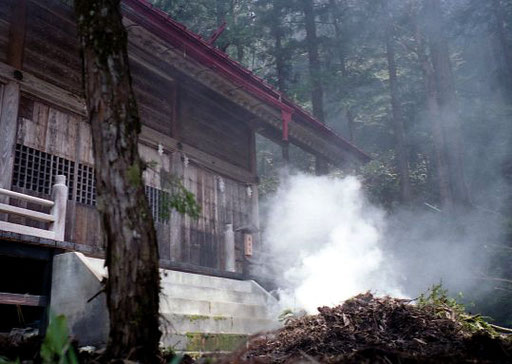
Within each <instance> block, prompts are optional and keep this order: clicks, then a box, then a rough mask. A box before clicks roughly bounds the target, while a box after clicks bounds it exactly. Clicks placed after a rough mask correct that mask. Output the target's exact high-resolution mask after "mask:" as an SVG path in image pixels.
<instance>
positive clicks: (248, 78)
mask: <svg viewBox="0 0 512 364" xmlns="http://www.w3.org/2000/svg"><path fill="white" fill-rule="evenodd" d="M124 3H126V4H129V5H130V7H132V8H133V9H134V10H147V11H149V12H148V13H147V14H146V15H147V16H148V18H150V19H151V20H152V21H154V22H158V21H163V22H165V24H160V27H159V26H157V24H156V23H155V26H156V28H157V29H154V30H161V31H165V30H166V29H165V28H161V25H165V26H166V27H167V30H170V29H175V30H180V31H181V35H182V36H184V37H186V38H187V39H189V40H191V41H193V42H195V43H196V44H189V45H190V47H191V48H190V49H188V51H190V52H192V53H194V54H195V55H196V58H199V61H200V62H201V63H203V64H205V65H206V66H208V67H209V68H212V66H216V69H217V70H218V71H219V72H222V73H224V74H225V75H226V76H228V78H230V79H231V80H232V81H234V82H235V83H237V84H239V85H240V86H246V87H245V89H246V90H247V91H249V92H250V93H252V94H253V95H255V96H256V97H258V98H260V99H263V100H264V101H266V102H267V103H269V104H271V105H273V106H275V107H277V108H279V109H281V110H284V111H287V112H292V113H294V114H296V115H299V116H300V117H301V118H303V119H304V120H306V121H307V122H308V123H309V124H311V126H315V127H316V128H318V129H319V130H322V131H323V132H324V133H325V134H326V135H329V136H331V137H334V138H336V139H338V140H339V141H340V142H342V144H344V147H345V149H350V150H352V151H353V152H355V153H356V154H359V156H360V157H362V158H363V159H366V160H368V159H370V157H369V156H368V155H367V154H366V153H365V152H364V151H362V150H361V149H359V148H358V147H356V146H355V145H353V144H352V143H351V142H349V141H348V140H346V139H345V138H343V137H342V136H340V135H339V134H338V133H336V132H335V131H334V130H332V129H331V128H330V127H328V126H327V125H325V124H324V123H323V122H321V121H319V120H318V119H316V118H315V117H314V116H313V115H311V114H310V113H309V112H308V111H306V110H304V109H303V108H302V107H301V106H299V105H297V104H296V103H295V102H293V101H291V99H289V98H288V97H286V96H285V95H284V94H283V93H282V92H280V91H279V90H277V89H276V88H275V87H274V86H272V85H271V84H270V83H268V82H267V81H266V80H264V79H263V78H261V77H259V76H257V75H255V74H254V73H253V72H251V71H250V70H248V69H247V68H245V67H244V66H243V65H242V64H241V63H240V62H238V61H236V60H234V59H232V58H230V57H229V55H227V54H226V53H225V52H223V51H221V50H220V49H218V48H216V47H214V46H213V45H211V44H209V43H208V42H207V41H206V40H205V39H203V38H202V37H201V36H200V35H198V34H196V33H194V32H192V31H191V30H190V29H188V28H187V27H186V26H185V25H183V24H181V23H179V22H177V21H176V20H174V19H173V18H172V17H171V16H169V14H167V13H166V12H165V11H163V10H161V9H159V8H157V7H156V6H154V5H153V4H151V3H150V2H149V1H147V0H124ZM147 25H150V24H147ZM158 28H160V29H158ZM156 33H157V34H158V32H156ZM158 35H159V36H161V37H163V35H164V34H158ZM167 35H168V36H169V37H167V38H166V37H164V39H166V40H167V41H169V42H171V43H172V42H173V41H174V42H176V41H179V40H178V39H176V37H172V36H170V35H171V34H169V33H167ZM201 48H203V49H204V48H206V49H207V50H208V52H209V54H207V55H205V54H201ZM212 56H213V57H215V58H217V59H214V58H213V57H212ZM219 58H220V59H219ZM219 61H224V63H225V64H224V65H223V64H222V63H219ZM244 81H245V82H244Z"/></svg>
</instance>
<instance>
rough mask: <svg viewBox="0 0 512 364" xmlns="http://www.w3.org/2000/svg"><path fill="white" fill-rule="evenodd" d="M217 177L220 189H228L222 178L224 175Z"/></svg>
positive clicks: (221, 190)
mask: <svg viewBox="0 0 512 364" xmlns="http://www.w3.org/2000/svg"><path fill="white" fill-rule="evenodd" d="M217 178H218V181H219V191H220V192H221V193H224V191H225V190H226V184H225V183H224V180H223V179H222V177H217Z"/></svg>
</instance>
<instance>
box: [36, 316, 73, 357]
mask: <svg viewBox="0 0 512 364" xmlns="http://www.w3.org/2000/svg"><path fill="white" fill-rule="evenodd" d="M41 358H42V361H43V363H44V364H53V363H58V364H78V359H77V356H76V354H75V350H74V348H73V346H72V345H71V339H70V337H69V332H68V322H67V319H66V316H64V315H58V316H55V315H52V316H51V318H50V324H49V325H48V328H47V330H46V336H45V338H44V341H43V344H42V345H41Z"/></svg>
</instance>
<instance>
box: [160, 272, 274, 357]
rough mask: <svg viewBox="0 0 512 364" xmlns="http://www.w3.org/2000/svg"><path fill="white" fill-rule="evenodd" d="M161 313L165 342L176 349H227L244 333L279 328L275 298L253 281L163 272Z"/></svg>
mask: <svg viewBox="0 0 512 364" xmlns="http://www.w3.org/2000/svg"><path fill="white" fill-rule="evenodd" d="M166 273H167V274H166V275H164V276H163V277H162V292H163V294H162V297H161V301H160V303H161V304H160V306H161V307H160V311H161V314H162V315H163V317H164V318H165V319H166V320H168V321H169V322H170V325H168V326H169V327H168V328H169V329H170V330H171V332H172V331H174V333H173V334H171V335H166V336H165V338H164V344H165V345H166V346H170V347H173V348H174V349H175V350H177V351H186V352H194V351H229V350H233V349H235V348H236V346H238V345H239V344H240V343H241V342H243V341H245V339H246V338H247V335H249V334H254V333H257V332H260V331H264V330H269V329H272V328H275V327H276V326H277V324H276V322H274V321H272V320H271V314H270V312H269V311H270V310H271V308H272V307H273V306H275V303H276V301H275V299H274V298H273V297H272V296H270V295H269V294H268V292H266V291H265V290H264V289H263V288H262V287H260V286H259V285H258V284H257V283H255V282H254V281H239V280H234V279H226V278H219V277H211V276H204V275H199V274H191V273H183V272H176V271H166Z"/></svg>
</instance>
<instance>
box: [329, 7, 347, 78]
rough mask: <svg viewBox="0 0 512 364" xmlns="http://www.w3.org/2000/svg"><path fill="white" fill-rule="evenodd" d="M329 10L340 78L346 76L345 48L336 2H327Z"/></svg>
mask: <svg viewBox="0 0 512 364" xmlns="http://www.w3.org/2000/svg"><path fill="white" fill-rule="evenodd" d="M329 7H330V8H331V9H330V10H331V16H332V22H333V26H334V37H335V39H336V51H337V53H338V60H339V62H340V72H341V76H342V77H346V76H347V67H346V64H345V63H346V61H345V48H344V47H343V34H342V32H341V21H340V9H339V6H338V3H337V2H336V0H329Z"/></svg>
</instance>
